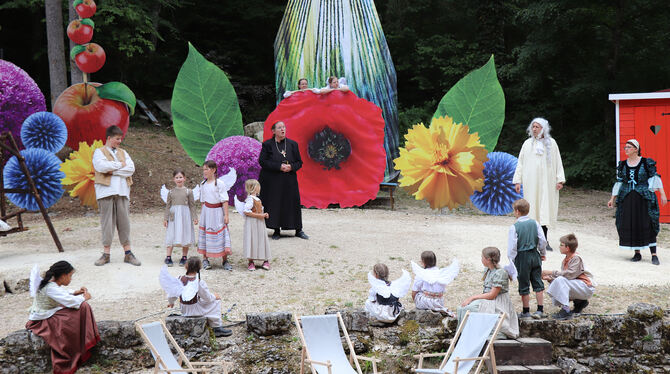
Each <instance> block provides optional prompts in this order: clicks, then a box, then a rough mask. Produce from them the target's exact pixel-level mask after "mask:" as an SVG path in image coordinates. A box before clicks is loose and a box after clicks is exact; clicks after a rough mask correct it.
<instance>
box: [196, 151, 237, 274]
mask: <svg viewBox="0 0 670 374" xmlns="http://www.w3.org/2000/svg"><path fill="white" fill-rule="evenodd" d="M216 168H217V166H216V162H214V161H211V160H207V161H205V163H204V165H202V174H203V176H204V177H205V181H203V182H202V184H201V185H200V201H201V202H202V211H201V212H200V226H198V253H200V254H202V255H203V257H204V260H203V262H202V266H203V268H204V269H205V270H209V269H211V268H212V265H211V264H210V263H209V258H210V257H221V258H222V261H223V268H224V269H225V270H233V267H232V265H230V263H229V262H228V255H229V254H231V253H232V251H231V250H230V234H229V232H228V187H227V186H226V185H225V184H224V183H222V182H220V181H218V180H217V178H216Z"/></svg>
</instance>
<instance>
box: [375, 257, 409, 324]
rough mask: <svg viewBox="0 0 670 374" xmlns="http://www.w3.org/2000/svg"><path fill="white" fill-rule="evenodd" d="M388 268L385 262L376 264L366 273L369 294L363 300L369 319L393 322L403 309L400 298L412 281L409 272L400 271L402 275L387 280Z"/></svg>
mask: <svg viewBox="0 0 670 374" xmlns="http://www.w3.org/2000/svg"><path fill="white" fill-rule="evenodd" d="M388 276H389V268H388V266H386V265H385V264H376V265H375V266H374V267H373V268H372V271H371V272H369V273H368V282H369V283H370V286H371V287H370V295H369V297H368V299H367V300H366V301H365V311H366V312H368V316H369V317H370V318H371V319H374V320H377V321H381V322H386V323H393V322H395V320H396V318H398V315H400V312H401V311H402V310H403V307H402V304H401V303H400V298H402V297H403V296H405V295H406V294H407V292H408V291H409V286H410V284H411V283H412V278H410V276H409V273H408V272H407V271H405V270H403V271H402V276H401V277H400V278H398V279H396V280H394V281H393V282H389V280H388Z"/></svg>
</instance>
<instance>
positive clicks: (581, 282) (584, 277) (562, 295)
mask: <svg viewBox="0 0 670 374" xmlns="http://www.w3.org/2000/svg"><path fill="white" fill-rule="evenodd" d="M560 241H561V253H562V254H564V255H565V258H564V259H563V264H562V266H561V270H553V271H552V270H544V271H542V279H544V280H546V281H549V288H548V289H547V294H548V295H549V297H551V300H552V301H553V303H554V305H556V306H560V307H561V310H560V311H559V312H558V313H556V314H554V315H553V317H554V318H556V319H569V318H572V316H573V315H574V314H578V313H581V312H582V310H584V308H586V306H587V305H589V301H588V299H590V298H591V296H593V292H594V291H595V284H594V282H593V281H592V280H591V278H593V275H592V274H591V273H590V272H589V271H588V270H586V269H585V268H584V261H582V258H581V257H580V256H579V255H578V254H577V253H576V251H577V245H578V243H577V237H575V234H568V235H565V236H562V237H561V239H560ZM570 300H572V301H573V303H574V306H575V308H574V309H573V310H572V311H571V310H570Z"/></svg>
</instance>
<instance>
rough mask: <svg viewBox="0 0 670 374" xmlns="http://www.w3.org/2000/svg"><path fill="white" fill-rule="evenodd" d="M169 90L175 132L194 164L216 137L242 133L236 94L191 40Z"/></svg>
mask: <svg viewBox="0 0 670 374" xmlns="http://www.w3.org/2000/svg"><path fill="white" fill-rule="evenodd" d="M188 48H189V51H188V57H187V58H186V61H185V62H184V64H183V65H182V67H181V69H180V70H179V75H178V76H177V81H176V82H175V84H174V92H173V94H172V117H173V121H174V124H173V125H174V132H175V135H176V136H177V139H179V142H180V143H181V144H182V146H183V147H184V150H185V151H186V153H187V154H188V155H189V157H191V159H192V160H193V161H195V163H196V164H198V165H202V164H203V163H204V162H205V158H206V157H207V153H209V151H210V149H211V148H212V147H213V146H214V144H216V143H217V142H218V141H219V140H221V139H224V138H227V137H229V136H233V135H243V134H244V130H243V128H242V114H241V113H240V107H239V105H238V102H237V95H236V94H235V89H234V88H233V85H232V84H230V81H229V80H228V77H226V74H225V73H224V72H223V71H222V70H221V69H219V68H218V67H216V66H215V65H214V64H212V63H211V62H209V61H207V60H206V59H205V58H204V57H203V56H202V55H201V54H200V53H199V52H198V51H197V50H196V49H195V47H193V45H192V44H191V43H189V44H188Z"/></svg>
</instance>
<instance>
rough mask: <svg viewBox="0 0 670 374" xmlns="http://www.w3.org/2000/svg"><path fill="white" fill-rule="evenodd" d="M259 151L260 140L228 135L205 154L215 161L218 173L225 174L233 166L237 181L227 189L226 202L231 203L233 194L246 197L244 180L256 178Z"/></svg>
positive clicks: (258, 170) (258, 172) (241, 197)
mask: <svg viewBox="0 0 670 374" xmlns="http://www.w3.org/2000/svg"><path fill="white" fill-rule="evenodd" d="M260 153H261V142H259V141H258V140H256V139H254V138H250V137H248V136H241V135H236V136H230V137H227V138H225V139H223V140H220V141H219V142H218V143H216V144H215V145H214V146H213V147H212V149H211V150H210V151H209V153H208V154H207V159H208V160H212V161H214V162H216V165H217V171H218V175H219V176H222V175H225V174H226V173H228V172H229V171H230V168H231V167H232V168H234V169H235V171H236V172H237V181H235V184H234V185H233V188H231V189H230V191H228V203H229V204H233V203H234V201H235V200H233V198H234V196H235V195H237V196H238V199H240V200H243V199H244V198H246V192H245V191H244V182H245V181H246V180H247V179H258V175H259V174H260V172H261V165H260V164H259V163H258V156H259V155H260Z"/></svg>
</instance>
